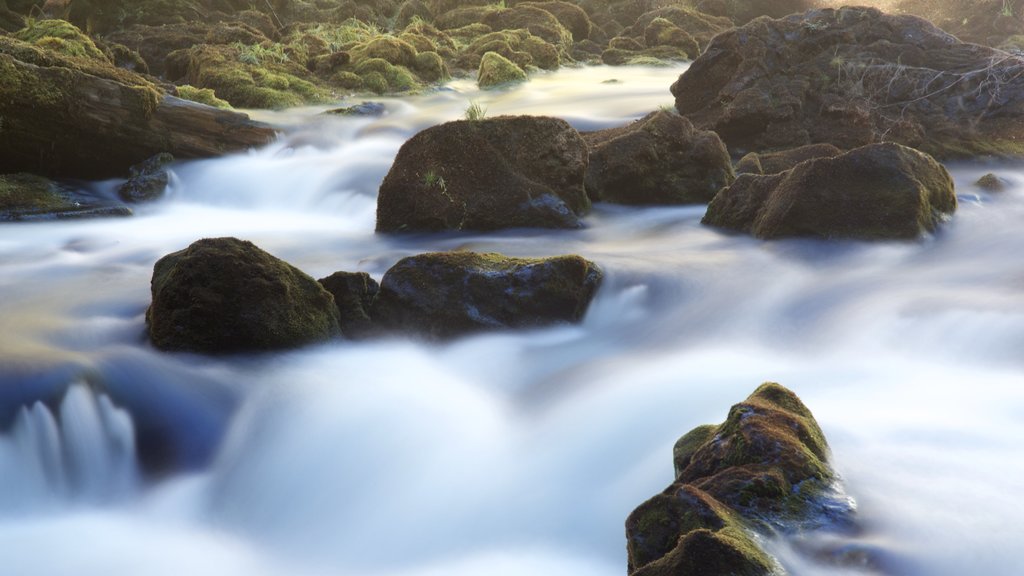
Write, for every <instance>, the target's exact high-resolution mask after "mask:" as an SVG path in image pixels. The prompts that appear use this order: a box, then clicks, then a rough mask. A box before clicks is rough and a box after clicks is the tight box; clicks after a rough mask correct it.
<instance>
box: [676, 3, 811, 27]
mask: <svg viewBox="0 0 1024 576" xmlns="http://www.w3.org/2000/svg"><path fill="white" fill-rule="evenodd" d="M688 3H689V4H691V5H692V6H693V7H694V8H698V9H699V10H700V11H701V12H704V13H705V14H708V15H711V16H718V17H722V18H728V19H729V20H731V21H732V22H734V23H735V24H736V25H737V26H741V25H743V24H746V23H747V22H750V21H751V20H754V19H755V18H758V17H761V16H767V17H769V18H783V17H785V16H788V15H790V14H796V13H803V12H805V11H807V10H810V9H812V8H819V7H822V6H824V5H825V4H826V3H825V2H822V1H820V0H744V1H743V2H737V1H736V0H690V1H689V2H688Z"/></svg>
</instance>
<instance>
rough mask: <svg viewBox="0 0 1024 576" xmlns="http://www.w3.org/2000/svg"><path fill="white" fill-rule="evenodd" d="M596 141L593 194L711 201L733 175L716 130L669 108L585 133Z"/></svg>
mask: <svg viewBox="0 0 1024 576" xmlns="http://www.w3.org/2000/svg"><path fill="white" fill-rule="evenodd" d="M583 139H584V140H586V142H587V145H588V146H589V147H590V163H589V165H588V166H587V173H586V180H585V182H586V188H587V193H588V194H589V195H590V198H591V200H594V201H598V200H603V201H606V202H615V203H618V204H688V203H703V202H709V201H710V200H711V198H713V197H714V195H715V193H716V192H718V190H719V189H721V188H722V187H723V186H728V185H729V184H730V183H731V182H732V181H733V178H734V177H733V170H732V163H731V161H730V159H729V153H728V152H727V151H726V149H725V145H724V144H722V141H721V140H720V139H719V138H718V136H717V135H716V134H715V133H714V132H708V131H704V130H694V128H693V125H692V124H690V121H689V120H687V119H685V118H683V117H681V116H679V115H677V114H675V113H673V112H667V111H664V110H661V111H658V112H652V113H650V114H648V115H647V116H644V117H643V118H641V119H640V120H637V121H636V122H634V123H632V124H629V125H628V126H624V127H622V128H611V129H608V130H600V131H597V132H590V133H587V134H584V135H583Z"/></svg>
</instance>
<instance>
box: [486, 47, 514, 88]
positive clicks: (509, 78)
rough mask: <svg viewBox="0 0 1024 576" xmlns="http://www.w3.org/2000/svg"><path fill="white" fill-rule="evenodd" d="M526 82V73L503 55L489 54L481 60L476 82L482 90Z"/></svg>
mask: <svg viewBox="0 0 1024 576" xmlns="http://www.w3.org/2000/svg"><path fill="white" fill-rule="evenodd" d="M525 80H526V72H524V71H523V69H522V68H520V67H519V66H516V65H515V63H514V62H512V61H511V60H509V59H508V58H505V57H504V56H502V55H501V54H498V53H496V52H487V53H486V54H484V55H483V58H481V60H480V69H479V70H478V71H477V81H476V82H477V85H479V86H480V87H481V88H484V89H487V88H494V87H498V86H502V85H506V84H512V83H516V82H523V81H525Z"/></svg>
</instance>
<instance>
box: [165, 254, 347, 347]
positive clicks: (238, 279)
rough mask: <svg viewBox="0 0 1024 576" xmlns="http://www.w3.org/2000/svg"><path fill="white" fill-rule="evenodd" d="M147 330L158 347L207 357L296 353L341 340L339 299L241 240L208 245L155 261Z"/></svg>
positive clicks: (293, 268) (294, 269)
mask: <svg viewBox="0 0 1024 576" xmlns="http://www.w3.org/2000/svg"><path fill="white" fill-rule="evenodd" d="M152 292H153V303H152V305H150V307H149V309H148V310H147V311H146V323H147V324H148V326H149V336H150V339H151V340H152V342H153V345H154V346H156V347H157V348H161V349H163V350H182V351H191V352H202V353H212V354H219V353H231V352H251V351H263V350H276V349H284V348H294V347H297V346H302V345H305V344H310V343H314V342H321V341H324V340H327V339H330V338H334V337H337V336H339V335H340V334H341V330H340V329H339V326H338V308H337V306H335V304H334V297H332V296H331V294H330V292H327V291H326V290H324V288H323V287H322V286H320V284H319V283H317V281H316V280H314V279H313V278H310V277H309V276H307V275H306V274H304V273H303V272H302V271H300V270H299V269H297V268H295V267H294V266H291V265H290V264H288V263H287V262H284V261H282V260H279V259H278V258H275V257H274V256H271V255H270V254H268V253H266V252H264V251H263V250H260V249H259V248H257V247H256V246H255V245H254V244H252V243H251V242H246V241H242V240H238V239H236V238H205V239H203V240H198V241H196V242H194V243H192V245H191V246H189V247H188V248H186V249H185V250H181V251H179V252H174V253H172V254H168V255H167V256H164V257H163V258H161V259H160V260H158V261H157V263H156V265H155V266H154V267H153V281H152Z"/></svg>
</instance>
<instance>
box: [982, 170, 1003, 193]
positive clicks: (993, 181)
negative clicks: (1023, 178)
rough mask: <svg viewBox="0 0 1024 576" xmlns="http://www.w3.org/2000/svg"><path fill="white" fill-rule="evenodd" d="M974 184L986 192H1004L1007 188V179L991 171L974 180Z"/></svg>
mask: <svg viewBox="0 0 1024 576" xmlns="http://www.w3.org/2000/svg"><path fill="white" fill-rule="evenodd" d="M974 185H975V186H977V187H978V188H981V189H982V190H984V191H986V192H1002V191H1004V190H1006V186H1007V182H1006V180H1005V179H1003V178H1000V177H999V176H996V175H995V174H993V173H991V172H989V173H988V174H985V175H984V176H982V177H981V178H978V179H977V180H976V181H975V182H974Z"/></svg>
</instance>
